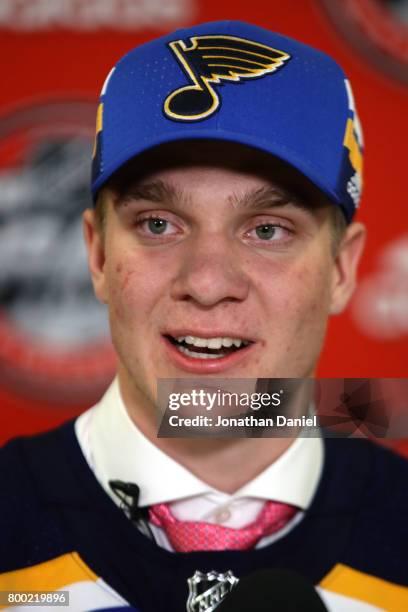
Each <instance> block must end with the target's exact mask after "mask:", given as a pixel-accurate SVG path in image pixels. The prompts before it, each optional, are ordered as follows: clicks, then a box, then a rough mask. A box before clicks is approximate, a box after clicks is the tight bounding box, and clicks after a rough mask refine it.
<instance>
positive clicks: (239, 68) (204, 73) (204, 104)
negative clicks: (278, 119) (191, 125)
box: [164, 35, 290, 121]
mask: <svg viewBox="0 0 408 612" xmlns="http://www.w3.org/2000/svg"><path fill="white" fill-rule="evenodd" d="M190 43H191V44H190V46H188V44H186V43H185V42H184V41H183V40H174V41H173V42H171V43H169V47H170V49H171V50H172V51H173V53H174V54H175V56H176V58H177V60H178V61H179V63H180V64H181V66H182V67H183V69H184V71H185V72H186V74H187V76H188V77H189V79H190V81H191V82H192V85H186V86H184V87H180V88H179V89H176V90H175V91H173V92H172V93H170V95H169V96H167V98H166V100H165V102H164V112H165V114H166V116H167V117H169V118H170V119H174V120H177V121H198V120H200V119H205V118H206V117H209V116H210V115H212V114H213V113H215V111H216V110H217V109H218V107H219V106H220V98H219V94H218V93H217V91H216V90H215V88H214V86H216V85H221V84H222V82H223V81H233V82H235V83H239V82H240V81H241V80H242V79H251V78H259V77H264V76H265V75H267V74H270V73H272V72H276V70H278V69H279V68H281V67H282V66H283V65H284V63H285V62H286V61H287V60H288V59H289V58H290V55H289V54H288V53H285V52H284V51H279V50H278V49H273V48H272V47H268V46H267V45H262V44H261V43H257V42H254V41H252V40H247V39H245V38H238V37H237V36H221V35H215V36H192V37H191V38H190Z"/></svg>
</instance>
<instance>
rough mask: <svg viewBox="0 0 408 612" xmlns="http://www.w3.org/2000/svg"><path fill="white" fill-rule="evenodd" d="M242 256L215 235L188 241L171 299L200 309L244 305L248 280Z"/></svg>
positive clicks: (228, 243) (230, 243)
mask: <svg viewBox="0 0 408 612" xmlns="http://www.w3.org/2000/svg"><path fill="white" fill-rule="evenodd" d="M242 264H243V259H242V253H239V247H237V246H236V245H234V244H233V243H232V241H231V240H229V239H228V238H226V237H222V236H220V235H219V234H217V235H212V234H209V235H208V236H206V237H203V236H197V237H196V238H195V240H192V241H191V244H190V245H189V248H188V250H186V254H185V257H184V258H183V261H182V264H181V266H180V268H179V271H178V274H177V278H176V279H175V282H174V283H173V286H172V297H173V299H176V300H190V301H194V302H196V303H197V304H200V305H202V306H214V305H216V304H218V303H220V302H228V301H234V302H240V301H244V300H245V299H246V298H247V296H248V292H249V285H250V283H249V278H248V276H247V274H246V273H245V271H244V269H243V265H242Z"/></svg>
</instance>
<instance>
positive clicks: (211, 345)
mask: <svg viewBox="0 0 408 612" xmlns="http://www.w3.org/2000/svg"><path fill="white" fill-rule="evenodd" d="M165 337H166V338H167V339H168V340H169V341H170V342H171V344H172V345H173V346H175V347H176V348H177V349H178V350H179V351H180V353H183V354H184V355H187V356H188V357H192V358H194V359H221V358H222V357H226V356H227V355H231V354H232V353H236V352H237V351H241V350H242V349H243V348H245V347H246V346H248V345H249V344H252V343H251V342H250V341H249V340H243V339H242V338H230V337H218V338H198V337H197V336H178V337H177V338H174V337H173V336H169V335H166V336H165Z"/></svg>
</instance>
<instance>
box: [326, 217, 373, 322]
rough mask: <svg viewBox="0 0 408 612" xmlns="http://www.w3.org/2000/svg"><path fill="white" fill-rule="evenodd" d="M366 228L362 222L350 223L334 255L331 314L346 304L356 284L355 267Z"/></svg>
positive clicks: (361, 249)
mask: <svg viewBox="0 0 408 612" xmlns="http://www.w3.org/2000/svg"><path fill="white" fill-rule="evenodd" d="M365 238H366V230H365V227H364V225H362V223H351V224H350V225H349V226H348V228H347V230H346V232H345V235H344V237H343V239H342V241H341V243H340V246H339V248H338V250H337V254H336V257H335V269H334V275H333V284H332V296H331V306H330V313H331V314H340V313H341V312H342V311H343V310H344V308H345V307H346V306H347V304H348V302H349V300H350V298H351V296H352V294H353V292H354V289H355V286H356V280H357V268H358V264H359V261H360V259H361V255H362V252H363V248H364V244H365Z"/></svg>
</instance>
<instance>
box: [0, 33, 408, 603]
mask: <svg viewBox="0 0 408 612" xmlns="http://www.w3.org/2000/svg"><path fill="white" fill-rule="evenodd" d="M361 171H362V143H361V132H360V127H359V123H358V118H357V115H356V111H355V107H354V101H353V96H352V92H351V87H350V84H349V83H348V81H347V79H346V78H345V77H344V75H343V73H342V71H341V69H340V68H339V67H338V66H337V64H336V63H335V62H334V61H333V60H332V59H331V58H329V57H328V56H326V55H324V54H323V53H320V52H319V51H317V50H315V49H312V48H310V47H307V46H305V45H303V44H301V43H299V42H296V41H293V40H290V39H288V38H285V37H283V36H280V35H277V34H273V33H271V32H268V31H266V30H264V29H261V28H258V27H256V26H252V25H248V24H244V23H238V22H219V23H211V24H204V25H200V26H195V27H193V28H191V29H188V30H183V31H179V32H176V33H173V34H171V35H169V36H166V37H164V38H161V39H158V40H154V41H152V42H150V43H148V44H146V45H143V46H141V47H139V48H137V49H135V50H133V51H132V52H131V53H129V54H128V55H127V56H125V57H124V58H123V59H122V60H121V61H120V62H119V63H118V64H117V65H116V67H115V68H114V69H113V70H112V71H111V73H110V75H109V77H108V79H107V81H106V83H105V85H104V88H103V90H102V95H101V101H100V105H99V109H98V119H97V136H96V143H95V151H94V162H93V179H92V191H93V194H94V199H95V209H94V210H88V211H86V212H85V215H84V229H85V238H86V242H87V246H88V252H89V265H90V270H91V274H92V279H93V283H94V288H95V293H96V295H97V297H98V298H99V299H100V300H101V301H102V302H104V303H106V304H107V306H108V310H109V318H110V325H111V332H112V339H113V343H114V346H115V348H116V351H117V355H118V375H117V378H116V380H115V381H114V383H113V384H112V386H111V387H110V389H109V390H108V392H107V394H106V395H105V396H104V398H103V399H102V400H101V402H100V403H99V404H98V405H97V406H96V407H94V408H93V409H91V410H89V411H87V412H85V413H84V414H83V415H82V416H81V417H79V419H78V420H77V421H76V422H75V423H68V424H67V425H66V426H64V427H62V428H60V429H59V430H57V431H54V432H51V433H48V434H45V435H43V436H38V437H35V438H32V439H26V440H16V441H14V442H11V443H10V444H8V445H7V446H6V447H5V448H4V450H3V451H2V453H1V483H2V490H3V491H4V496H5V500H6V503H3V504H2V508H1V510H0V516H1V523H2V525H4V526H5V527H4V528H3V530H2V544H1V546H2V549H1V550H2V552H1V555H0V571H1V572H2V573H1V574H0V587H1V588H0V590H3V591H29V590H34V589H35V590H37V591H38V590H42V591H54V592H55V593H54V596H55V597H58V596H61V593H62V592H65V591H67V592H68V594H69V596H70V606H71V607H72V609H75V610H96V609H108V608H109V609H112V608H126V607H128V608H130V609H136V610H141V611H146V612H147V611H155V612H156V611H160V610H163V611H164V610H166V611H167V612H169V611H180V610H183V609H186V608H187V610H189V611H190V612H196V611H199V610H200V611H202V612H203V611H207V612H208V611H210V610H215V609H216V608H217V607H218V606H219V604H220V603H221V608H222V606H223V605H225V604H227V602H228V598H229V597H232V595H233V593H238V590H236V589H238V588H240V586H239V584H238V586H236V583H237V582H238V580H240V579H241V581H243V579H245V576H247V575H248V574H251V573H253V572H256V571H259V570H262V569H274V568H275V569H277V568H278V569H284V570H290V571H293V572H296V573H297V574H300V575H301V576H303V577H304V578H305V579H306V580H307V581H308V582H309V583H310V585H315V586H316V587H317V589H318V591H319V593H320V597H321V598H322V600H324V602H325V605H326V607H327V609H330V610H341V611H342V612H343V611H345V610H374V609H387V610H388V609H389V610H402V609H404V608H405V607H407V606H408V589H407V588H406V587H407V586H408V582H407V572H406V567H407V563H406V548H407V545H408V542H407V528H406V521H405V518H404V509H406V507H407V489H406V486H404V480H405V479H406V476H407V474H408V470H407V465H406V462H405V461H404V460H403V459H401V458H399V457H397V456H394V455H393V454H391V453H389V452H388V451H385V450H382V449H380V448H377V447H375V446H374V445H372V444H370V443H366V442H363V441H357V440H331V439H327V440H324V441H323V439H322V437H321V436H317V437H312V438H303V437H297V438H296V439H294V438H293V437H289V438H278V437H276V438H262V437H261V438H238V437H237V438H234V437H230V438H224V437H217V436H216V437H205V438H202V439H201V438H188V437H179V438H178V437H157V414H156V405H157V388H156V387H157V381H158V380H159V379H192V378H194V379H195V380H197V379H199V380H202V381H203V384H210V380H211V379H213V378H223V379H259V378H267V379H275V378H277V379H283V378H287V377H290V378H300V379H302V378H303V379H307V378H309V377H311V376H313V373H314V371H315V366H316V362H317V359H318V357H319V354H320V351H321V347H322V343H323V340H324V335H325V329H326V325H327V320H328V317H329V316H330V315H331V314H337V313H339V312H341V311H342V310H343V308H344V307H345V306H346V304H347V302H348V300H349V298H350V296H351V294H352V291H353V288H354V285H355V279H356V269H357V265H358V261H359V258H360V254H361V251H362V248H363V242H364V228H363V226H362V225H361V224H360V223H356V222H354V221H352V219H353V215H354V212H355V209H356V208H357V206H358V203H359V199H360V192H361V184H362V178H361ZM300 398H301V400H302V401H303V403H304V404H305V403H307V401H308V399H307V396H306V395H304V396H302V394H301V395H300ZM250 588H251V587H250ZM262 588H263V587H262ZM296 588H297V587H296V585H295V584H294V585H293V587H290V586H289V587H288V590H287V593H286V595H287V597H288V599H289V598H290V596H291V592H290V591H292V590H296ZM299 588H300V587H299ZM310 588H312V587H310ZM231 589H232V590H233V591H232V593H231V595H230V594H229V591H230V590H231ZM254 589H255V587H254ZM258 595H259V594H258V593H256V592H255V590H254V597H255V596H258ZM261 595H262V593H261ZM286 595H285V597H286ZM266 597H267V596H266V595H265V596H264V597H263V599H264V600H265V598H266ZM305 597H306V596H305ZM54 601H56V600H54ZM302 601H303V600H302ZM222 602H223V603H222ZM271 602H272V600H271ZM2 603H3V602H2ZM322 605H323V604H322ZM271 607H272V603H271ZM236 609H249V608H248V606H246V607H241V608H239V607H237V608H236ZM251 609H253V610H256V609H261V608H258V607H257V604H255V603H254V604H253V605H252V604H251ZM262 609H266V608H262ZM275 609H278V607H277V606H276V604H275ZM288 609H299V607H296V606H295V604H293V605H292V607H289V608H288ZM302 609H309V608H307V604H306V599H305V603H304V607H303V606H302ZM313 609H320V608H313Z"/></svg>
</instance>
